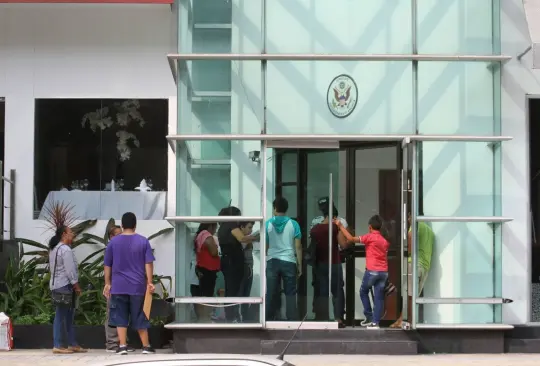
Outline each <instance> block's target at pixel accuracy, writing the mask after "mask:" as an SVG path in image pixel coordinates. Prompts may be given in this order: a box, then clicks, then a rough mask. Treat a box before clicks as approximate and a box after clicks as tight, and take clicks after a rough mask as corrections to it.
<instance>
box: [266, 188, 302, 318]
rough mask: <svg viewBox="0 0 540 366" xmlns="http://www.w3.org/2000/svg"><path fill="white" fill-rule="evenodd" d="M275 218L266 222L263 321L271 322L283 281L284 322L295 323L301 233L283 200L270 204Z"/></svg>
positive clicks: (287, 204)
mask: <svg viewBox="0 0 540 366" xmlns="http://www.w3.org/2000/svg"><path fill="white" fill-rule="evenodd" d="M273 207H274V216H273V217H272V218H271V219H269V220H268V221H267V222H266V261H267V262H266V319H267V320H274V317H275V315H276V313H277V306H278V304H279V300H278V299H279V296H281V295H280V291H279V290H280V286H281V283H282V282H283V292H284V293H285V308H286V316H287V320H289V321H295V320H298V309H297V307H296V291H297V286H296V280H297V278H298V277H299V276H301V275H302V243H301V241H300V239H301V238H302V234H301V231H300V225H298V222H296V220H293V219H291V218H290V217H289V216H287V210H288V209H289V203H288V202H287V200H286V199H285V198H283V197H278V198H276V199H275V200H274V202H273Z"/></svg>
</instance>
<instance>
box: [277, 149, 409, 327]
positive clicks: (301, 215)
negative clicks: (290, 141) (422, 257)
mask: <svg viewBox="0 0 540 366" xmlns="http://www.w3.org/2000/svg"><path fill="white" fill-rule="evenodd" d="M276 153H277V154H276V158H277V159H276V191H275V194H276V196H282V197H285V198H287V200H288V201H289V213H290V216H291V217H293V218H296V219H297V220H298V222H299V224H300V227H301V230H302V242H303V247H304V250H307V247H308V245H309V233H310V229H311V228H312V227H313V224H315V223H318V222H320V221H322V220H323V217H322V212H321V210H320V207H319V204H318V202H319V200H320V199H321V198H324V197H328V196H330V176H331V177H332V184H331V186H332V199H333V202H334V206H335V211H337V213H338V216H339V217H341V218H343V219H344V220H345V221H347V223H348V225H349V229H350V231H351V232H352V233H354V234H355V235H361V234H364V233H366V232H367V229H368V228H367V226H368V224H367V223H368V220H369V218H370V217H371V216H373V215H375V214H379V215H381V216H382V218H383V219H384V220H385V222H386V228H387V230H388V232H389V234H390V237H391V246H390V250H389V267H390V268H389V272H390V281H391V282H392V284H393V285H394V286H395V288H396V289H395V291H394V292H393V293H392V294H391V295H390V296H388V297H387V299H386V304H385V305H386V306H385V307H386V315H385V317H384V318H383V324H382V325H389V324H391V323H392V322H394V321H395V320H396V319H397V318H398V317H399V315H400V313H401V306H402V297H401V295H402V294H403V290H404V287H403V284H402V282H403V281H402V276H403V270H405V271H406V263H407V262H406V253H404V251H406V246H405V249H403V247H402V246H403V241H402V239H403V238H404V237H405V238H406V235H405V236H403V232H405V233H406V230H407V228H406V226H405V227H404V225H406V214H405V212H406V209H405V208H404V207H405V205H406V202H405V203H403V202H404V201H403V198H402V194H401V192H402V178H401V175H402V171H403V168H404V167H403V164H404V160H403V158H404V155H403V151H402V147H401V146H400V145H399V144H397V143H384V142H383V143H354V144H345V143H342V144H341V145H340V149H333V150H326V149H324V150H323V149H281V150H277V151H276ZM405 170H407V169H406V168H405ZM405 200H406V198H405ZM404 215H405V216H404ZM405 245H406V242H405ZM340 254H341V255H340V256H341V262H342V265H341V267H342V271H343V283H342V284H341V285H340V286H341V289H340V291H343V293H344V312H345V314H344V316H343V317H342V318H343V320H344V322H345V324H346V325H348V326H357V325H359V323H360V321H361V320H362V319H364V314H363V307H362V304H361V301H360V299H359V295H358V291H359V288H360V285H361V282H362V277H363V274H364V271H365V248H364V247H363V246H361V245H356V246H355V247H353V248H350V249H347V250H344V251H341V252H340ZM404 258H405V259H404ZM403 264H405V266H403ZM302 273H303V275H302V277H301V278H300V279H299V284H298V295H299V296H298V297H297V298H298V309H299V315H300V317H301V319H303V317H304V316H305V315H306V314H307V318H306V320H308V321H310V320H315V319H316V316H315V315H316V314H315V311H314V308H315V302H314V299H315V297H316V296H317V291H318V287H317V283H316V281H315V280H314V279H315V272H314V268H312V267H311V266H308V265H307V264H306V263H303V269H302ZM405 278H406V273H405ZM405 285H406V284H405ZM406 293H407V292H406V288H405V297H406ZM329 302H330V304H329V307H330V311H329V313H330V320H333V318H334V316H333V314H334V313H333V311H332V310H333V303H332V302H331V301H330V300H329ZM318 320H322V319H318Z"/></svg>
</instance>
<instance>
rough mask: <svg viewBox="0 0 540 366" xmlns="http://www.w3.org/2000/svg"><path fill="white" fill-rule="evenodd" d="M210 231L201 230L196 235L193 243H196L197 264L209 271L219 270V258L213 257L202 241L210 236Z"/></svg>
mask: <svg viewBox="0 0 540 366" xmlns="http://www.w3.org/2000/svg"><path fill="white" fill-rule="evenodd" d="M211 236H212V234H210V232H208V231H206V230H203V231H201V232H200V233H199V235H197V238H196V239H195V243H196V245H197V266H199V267H202V268H205V269H207V270H209V271H219V269H220V267H221V266H220V260H219V256H218V257H213V256H212V255H211V254H210V251H208V248H207V247H206V245H204V241H205V240H206V239H208V238H209V237H211Z"/></svg>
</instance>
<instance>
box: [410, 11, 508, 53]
mask: <svg viewBox="0 0 540 366" xmlns="http://www.w3.org/2000/svg"><path fill="white" fill-rule="evenodd" d="M417 3H418V52H419V53H428V54H436V53H439V54H440V53H445V54H475V55H489V54H492V52H493V43H494V42H493V26H494V22H493V19H494V13H495V16H498V14H499V10H498V9H496V8H495V9H494V6H496V5H498V4H499V2H498V1H493V0H474V1H469V0H444V1H439V0H418V1H417ZM495 4H496V5H495ZM495 41H498V36H497V38H496V39H495Z"/></svg>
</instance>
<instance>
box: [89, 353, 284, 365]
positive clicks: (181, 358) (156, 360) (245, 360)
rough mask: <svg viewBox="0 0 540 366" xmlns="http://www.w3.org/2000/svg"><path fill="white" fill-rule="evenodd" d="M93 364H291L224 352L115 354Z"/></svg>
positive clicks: (267, 357) (273, 359)
mask: <svg viewBox="0 0 540 366" xmlns="http://www.w3.org/2000/svg"><path fill="white" fill-rule="evenodd" d="M95 366H292V365H291V364H289V363H288V362H286V361H282V360H278V359H276V356H258V355H254V356H252V355H226V354H172V355H171V354H169V355H159V354H157V355H155V356H151V358H150V357H148V355H146V356H141V355H133V356H116V357H114V358H110V359H107V360H103V361H101V362H100V363H95Z"/></svg>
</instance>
